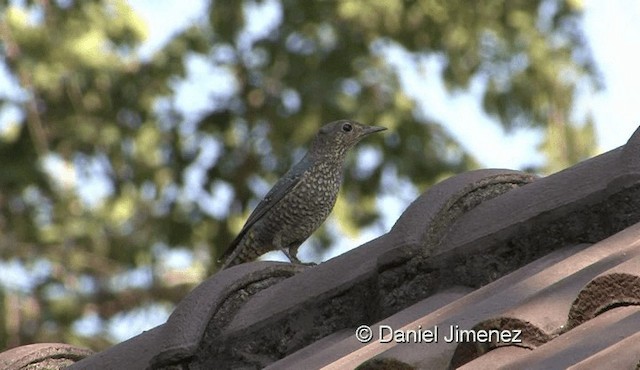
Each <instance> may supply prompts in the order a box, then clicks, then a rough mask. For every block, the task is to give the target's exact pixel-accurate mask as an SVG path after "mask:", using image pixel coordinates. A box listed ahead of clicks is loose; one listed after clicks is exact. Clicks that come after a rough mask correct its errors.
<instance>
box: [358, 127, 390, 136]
mask: <svg viewBox="0 0 640 370" xmlns="http://www.w3.org/2000/svg"><path fill="white" fill-rule="evenodd" d="M386 129H387V128H386V127H380V126H367V127H366V128H365V129H364V130H363V131H362V136H366V135H369V134H373V133H375V132H379V131H384V130H386Z"/></svg>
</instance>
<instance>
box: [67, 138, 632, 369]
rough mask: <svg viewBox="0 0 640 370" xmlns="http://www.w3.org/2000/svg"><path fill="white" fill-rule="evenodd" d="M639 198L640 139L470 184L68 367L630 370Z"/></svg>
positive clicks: (477, 174)
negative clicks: (347, 244) (377, 233)
mask: <svg viewBox="0 0 640 370" xmlns="http://www.w3.org/2000/svg"><path fill="white" fill-rule="evenodd" d="M639 195H640V130H639V131H636V133H635V134H634V135H633V136H632V137H631V139H630V140H629V142H628V143H627V144H626V145H624V146H623V147H620V148H618V149H615V150H612V151H610V152H607V153H605V154H602V155H600V156H598V157H595V158H592V159H589V160H587V161H584V162H581V163H579V164H578V165H576V166H573V167H571V168H568V169H566V170H564V171H561V172H558V173H556V174H553V175H551V176H548V177H545V178H537V177H535V176H532V175H530V174H526V173H522V172H518V171H510V170H495V169H493V170H479V171H471V172H467V173H463V174H460V175H457V176H454V177H452V178H449V179H447V180H445V181H443V182H441V183H439V184H437V185H435V186H433V187H432V188H430V189H429V190H428V191H426V192H425V193H424V194H422V195H421V196H420V197H419V198H418V199H416V200H415V201H414V202H413V203H412V204H411V205H410V206H409V208H408V209H407V210H406V211H405V212H404V213H403V214H402V216H401V217H400V219H398V221H397V222H396V224H395V225H394V226H393V228H392V229H391V230H390V231H389V232H388V233H387V234H385V235H382V236H381V237H379V238H377V239H375V240H372V241H370V242H369V243H366V244H364V245H362V246H359V247H357V248H355V249H353V250H351V251H349V252H347V253H345V254H343V255H341V256H338V257H336V258H333V259H331V260H329V261H327V262H324V263H321V264H319V265H317V266H294V265H291V264H287V263H279V262H252V263H247V264H242V265H238V266H234V267H232V268H229V269H226V270H223V271H220V272H219V273H217V274H215V275H214V276H212V277H210V278H209V279H208V280H206V281H204V282H203V283H202V284H201V285H199V286H198V287H197V288H196V289H194V290H193V291H192V292H191V293H190V294H189V295H188V296H187V297H186V298H185V299H184V300H183V301H182V302H181V303H180V304H179V305H178V306H177V307H176V309H175V311H174V312H173V314H172V315H171V316H170V317H169V319H168V320H167V322H166V323H165V324H163V325H160V326H158V327H156V328H154V329H152V330H150V331H147V332H144V333H142V334H140V335H138V336H137V337H134V338H132V339H130V340H128V341H125V342H122V343H120V344H118V345H116V346H114V347H112V348H109V349H107V350H105V351H103V352H100V353H97V354H95V355H92V356H89V357H87V358H85V359H84V360H82V361H79V362H77V363H76V364H75V365H74V366H72V367H71V368H72V369H87V368H147V367H149V366H151V367H153V368H163V367H171V366H173V365H188V366H190V367H191V368H262V367H268V368H272V369H279V368H305V369H311V368H328V369H344V368H355V367H357V366H361V367H360V368H362V369H374V368H383V367H384V366H385V364H387V365H388V362H389V361H390V362H395V365H396V366H397V368H454V367H462V368H469V369H483V368H491V369H494V368H499V367H503V368H514V369H516V368H522V367H523V366H524V365H525V364H526V367H527V368H541V369H542V368H544V369H553V368H563V369H564V368H567V367H571V366H573V367H574V368H600V367H603V366H604V364H606V365H607V367H611V366H613V367H614V368H632V367H636V366H638V365H639V364H640V340H639V339H640V334H638V333H640V306H639V305H638V304H639V303H640V224H638V222H639V221H640V196H639ZM363 325H365V326H367V327H368V328H370V329H371V333H372V338H371V340H369V341H365V342H366V343H363V342H360V341H358V340H357V338H356V329H357V328H358V329H359V333H360V334H361V335H362V334H366V332H367V328H365V327H363ZM452 327H453V328H454V332H456V333H458V334H459V335H460V336H462V338H457V339H458V340H454V341H449V340H447V339H448V338H449V332H450V330H451V328H452ZM436 329H437V333H436ZM391 333H393V335H391ZM380 334H382V338H381V337H380ZM436 334H437V335H436ZM390 336H393V339H394V340H389V339H390ZM435 338H437V340H436V339H435ZM489 339H491V340H489ZM385 361H387V362H385ZM381 366H382V367H381ZM402 366H404V367H402Z"/></svg>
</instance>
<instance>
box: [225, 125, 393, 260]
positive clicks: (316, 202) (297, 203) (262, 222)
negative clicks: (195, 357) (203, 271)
mask: <svg viewBox="0 0 640 370" xmlns="http://www.w3.org/2000/svg"><path fill="white" fill-rule="evenodd" d="M384 130H386V128H385V127H380V126H369V125H364V124H362V123H359V122H356V121H353V120H338V121H334V122H330V123H327V124H325V125H324V126H322V127H321V128H320V130H319V131H318V133H317V134H316V136H315V137H314V138H313V140H312V142H311V145H310V148H309V150H308V151H307V153H306V154H305V156H304V157H303V158H302V159H301V160H300V162H298V163H296V164H295V165H294V166H293V167H291V168H290V169H289V171H287V173H286V174H285V175H284V176H283V177H282V178H280V179H279V180H278V181H277V182H276V184H275V185H274V186H273V188H272V189H271V190H270V191H269V192H268V193H267V195H265V197H264V199H262V200H261V201H260V203H258V206H257V207H256V208H255V209H254V210H253V212H252V213H251V214H250V215H249V218H248V219H247V221H246V223H245V224H244V226H243V227H242V229H241V230H240V232H239V233H238V235H237V237H236V238H235V239H234V240H233V241H232V242H231V244H229V246H228V247H227V249H226V251H225V252H224V253H223V254H222V255H221V257H220V258H219V259H218V262H219V263H222V265H221V266H220V270H222V269H225V268H228V267H231V266H234V265H237V264H241V263H245V262H249V261H252V260H254V259H256V258H258V257H259V256H261V255H263V254H265V253H267V252H270V251H273V250H281V251H282V252H284V254H285V255H286V256H287V258H288V259H289V261H290V262H291V263H293V264H304V263H302V262H301V261H300V260H299V259H298V257H297V253H298V248H299V247H300V245H301V244H302V243H303V242H304V241H305V240H307V238H309V236H311V234H313V232H314V231H315V230H316V229H318V227H320V225H322V223H323V222H324V221H325V220H326V219H327V217H328V216H329V214H330V213H331V210H332V209H333V206H334V205H335V203H336V199H337V197H338V191H339V190H340V186H341V185H342V180H343V177H344V176H343V172H344V166H345V160H346V157H347V152H348V150H349V149H350V148H352V147H353V146H355V145H356V144H357V143H358V142H359V141H360V140H361V139H363V138H364V137H365V136H367V135H370V134H373V133H375V132H379V131H384Z"/></svg>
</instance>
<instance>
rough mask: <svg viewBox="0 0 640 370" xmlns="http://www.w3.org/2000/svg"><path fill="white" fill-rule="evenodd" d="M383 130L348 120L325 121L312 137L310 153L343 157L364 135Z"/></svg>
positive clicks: (382, 129) (382, 128) (383, 128)
mask: <svg viewBox="0 0 640 370" xmlns="http://www.w3.org/2000/svg"><path fill="white" fill-rule="evenodd" d="M384 130H386V128H385V127H379V126H367V125H363V124H362V123H359V122H356V121H350V120H340V121H334V122H331V123H327V124H326V125H324V126H322V128H320V131H318V134H317V135H316V137H315V138H314V139H313V143H312V144H311V153H312V155H318V156H336V157H343V156H344V155H345V154H346V152H347V150H349V148H351V147H352V146H354V145H356V144H357V143H358V142H359V141H360V140H362V138H364V137H365V136H367V135H369V134H373V133H374V132H378V131H384Z"/></svg>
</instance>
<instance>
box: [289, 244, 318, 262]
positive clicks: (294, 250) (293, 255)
mask: <svg viewBox="0 0 640 370" xmlns="http://www.w3.org/2000/svg"><path fill="white" fill-rule="evenodd" d="M300 244H302V243H291V244H289V247H287V248H284V249H282V251H283V252H284V254H285V255H286V256H287V258H289V261H291V263H293V264H296V265H306V266H315V265H316V264H315V263H313V262H302V261H300V260H299V259H298V248H300Z"/></svg>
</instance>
